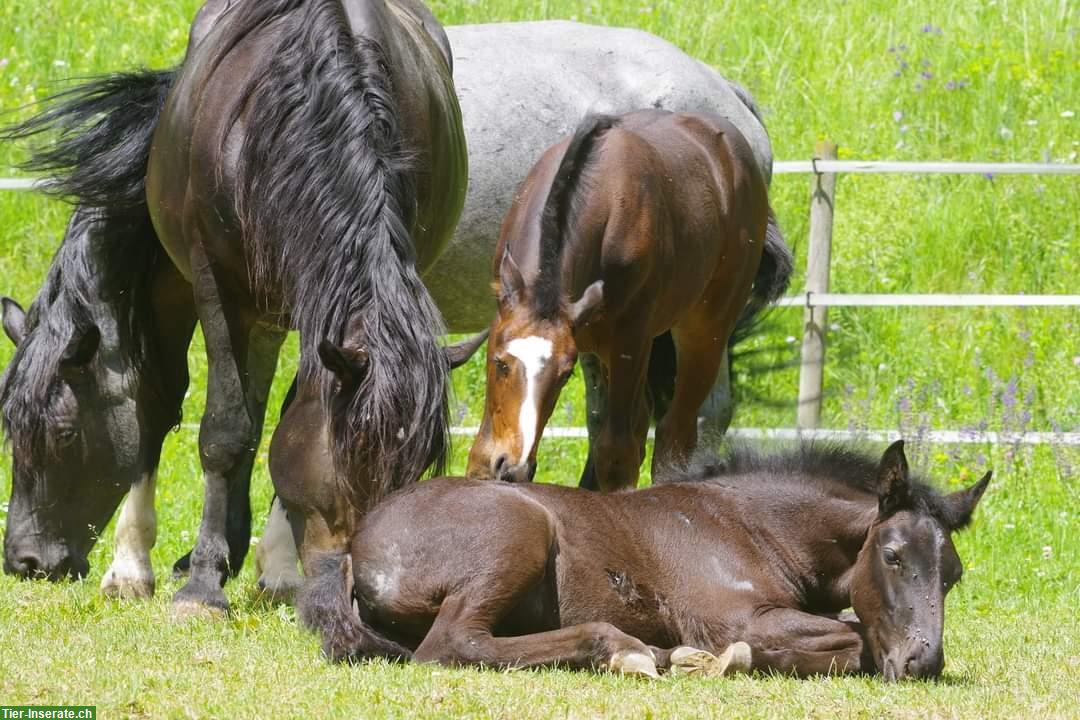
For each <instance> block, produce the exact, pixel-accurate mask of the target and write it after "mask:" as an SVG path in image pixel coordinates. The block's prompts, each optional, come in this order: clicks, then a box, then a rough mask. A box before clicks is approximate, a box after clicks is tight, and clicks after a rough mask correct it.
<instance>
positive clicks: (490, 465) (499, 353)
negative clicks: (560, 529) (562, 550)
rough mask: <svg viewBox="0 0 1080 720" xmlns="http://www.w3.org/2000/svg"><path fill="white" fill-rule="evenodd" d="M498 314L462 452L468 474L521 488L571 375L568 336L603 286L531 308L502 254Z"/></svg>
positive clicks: (528, 292) (529, 292)
mask: <svg viewBox="0 0 1080 720" xmlns="http://www.w3.org/2000/svg"><path fill="white" fill-rule="evenodd" d="M499 276H500V281H499V290H498V295H499V302H498V304H499V310H498V314H497V315H496V317H495V321H494V322H493V323H492V324H491V335H490V338H489V340H488V356H487V358H488V362H487V396H486V398H485V401H484V420H483V423H482V424H481V425H480V432H479V434H478V435H477V437H476V440H475V442H474V443H473V446H472V450H471V451H470V452H469V469H468V474H469V475H470V476H471V477H492V478H496V479H498V480H505V481H510V482H527V481H529V480H532V477H533V474H534V473H535V472H536V448H537V446H538V445H539V444H540V436H541V434H543V429H544V425H546V424H547V421H548V418H549V417H551V412H552V410H553V409H554V408H555V401H556V400H557V399H558V398H559V392H560V391H561V390H562V388H563V385H565V384H566V381H567V380H568V379H569V378H570V375H571V374H572V373H573V371H574V364H575V363H576V362H577V355H578V349H577V344H576V343H575V341H574V330H575V328H577V327H579V326H580V325H581V324H582V323H585V322H587V321H588V319H589V317H591V316H592V314H593V313H594V312H595V311H596V309H597V308H598V307H599V306H600V304H601V302H602V299H603V281H601V280H598V281H596V282H594V283H593V284H592V285H590V286H589V287H588V288H587V289H586V290H585V292H584V293H583V294H582V296H581V298H579V299H578V300H577V301H576V302H574V303H570V304H566V303H561V302H558V301H556V302H553V303H551V307H550V308H549V309H544V308H543V305H542V304H540V303H537V302H535V300H536V298H535V297H534V295H535V294H536V292H537V289H536V288H535V287H529V286H527V285H526V284H525V281H524V279H523V278H522V275H521V271H520V270H519V269H518V266H517V264H516V263H515V262H514V258H513V257H512V256H511V255H510V250H509V249H507V250H506V251H505V252H504V254H503V259H502V262H501V264H500V270H499Z"/></svg>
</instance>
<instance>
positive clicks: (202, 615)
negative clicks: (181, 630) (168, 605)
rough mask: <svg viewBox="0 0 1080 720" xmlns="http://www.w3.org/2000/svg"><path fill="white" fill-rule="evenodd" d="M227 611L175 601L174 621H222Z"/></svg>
mask: <svg viewBox="0 0 1080 720" xmlns="http://www.w3.org/2000/svg"><path fill="white" fill-rule="evenodd" d="M225 615H226V611H225V610H222V609H221V608H219V607H211V606H209V605H203V604H201V603H197V602H191V601H189V600H173V604H172V619H173V620H174V621H176V622H188V621H189V620H221V619H223V618H224V617H225Z"/></svg>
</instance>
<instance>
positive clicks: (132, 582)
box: [101, 473, 157, 599]
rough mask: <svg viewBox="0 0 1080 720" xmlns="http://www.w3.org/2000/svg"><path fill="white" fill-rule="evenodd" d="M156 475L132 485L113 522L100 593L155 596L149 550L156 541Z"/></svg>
mask: <svg viewBox="0 0 1080 720" xmlns="http://www.w3.org/2000/svg"><path fill="white" fill-rule="evenodd" d="M155 485H156V477H155V473H152V474H150V475H149V476H147V477H146V478H144V479H142V480H140V481H139V482H138V483H136V484H134V485H132V486H131V490H129V491H128V494H127V497H126V498H125V499H124V506H123V508H121V510H120V517H119V518H118V519H117V521H116V550H115V552H114V553H113V561H112V564H111V565H109V569H108V570H107V571H106V572H105V575H104V576H103V577H102V578H101V592H102V593H103V594H104V595H106V596H107V597H115V598H121V599H131V598H148V597H153V595H154V568H153V566H152V565H151V564H150V550H151V548H153V547H154V542H155V541H156V540H157V512H156V510H155V509H154V488H155Z"/></svg>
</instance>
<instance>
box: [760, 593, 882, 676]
mask: <svg viewBox="0 0 1080 720" xmlns="http://www.w3.org/2000/svg"><path fill="white" fill-rule="evenodd" d="M746 640H747V642H748V643H749V644H750V648H751V651H752V654H753V667H754V669H755V670H778V671H780V672H784V673H795V674H796V675H801V676H806V675H831V674H845V673H860V672H874V671H875V670H876V665H875V663H874V659H873V657H872V656H871V654H870V652H869V644H868V643H867V642H866V640H865V637H864V636H863V629H862V625H860V624H859V623H858V622H845V621H842V620H834V619H833V618H829V617H823V616H821V615H813V614H811V613H806V612H802V611H801V610H795V609H794V608H772V609H770V610H767V611H765V612H760V613H757V614H755V616H754V619H753V620H752V621H751V623H750V625H749V626H748V627H747V630H746Z"/></svg>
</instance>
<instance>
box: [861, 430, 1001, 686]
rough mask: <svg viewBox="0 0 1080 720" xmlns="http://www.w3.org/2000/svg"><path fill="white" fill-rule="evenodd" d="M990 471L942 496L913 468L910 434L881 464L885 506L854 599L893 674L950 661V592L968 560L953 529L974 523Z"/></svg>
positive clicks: (882, 665) (922, 671) (929, 672)
mask: <svg viewBox="0 0 1080 720" xmlns="http://www.w3.org/2000/svg"><path fill="white" fill-rule="evenodd" d="M989 481H990V473H989V472H988V473H986V475H985V476H983V478H982V479H981V480H979V481H978V482H977V483H975V484H974V485H972V486H971V487H969V488H968V489H966V490H960V491H958V492H955V493H952V494H951V495H938V494H937V493H935V492H934V491H933V490H930V489H929V488H927V487H926V486H924V485H922V484H921V483H917V482H913V481H912V480H911V478H910V476H909V474H908V464H907V458H906V457H905V456H904V446H903V441H898V442H896V443H894V444H893V445H892V446H890V447H889V449H888V450H886V451H885V454H884V455H883V456H882V458H881V462H880V465H879V466H878V512H877V517H876V518H875V520H874V522H873V524H872V525H871V526H870V529H869V531H868V533H867V536H866V541H865V543H864V544H863V547H862V550H861V551H860V553H859V557H858V560H857V561H856V564H855V567H854V569H853V574H852V578H851V586H850V589H851V606H852V609H853V610H855V613H856V614H857V615H858V616H859V620H860V622H861V623H862V624H863V625H864V627H865V628H866V635H867V638H868V641H869V643H870V650H871V652H872V653H873V657H874V661H875V662H876V663H877V666H878V669H879V670H880V671H881V672H882V673H883V674H884V675H885V677H886V678H887V679H890V680H896V679H899V678H903V677H908V676H910V677H917V678H926V677H936V676H938V675H940V674H941V670H942V668H943V667H944V665H945V655H944V651H943V648H942V634H943V630H944V621H945V596H946V595H947V594H948V592H949V590H951V589H952V587H953V586H954V585H955V584H956V583H957V582H958V581H959V580H960V576H961V574H962V572H963V567H962V565H961V563H960V557H959V555H957V553H956V548H955V546H954V545H953V542H952V533H953V532H955V531H957V530H960V529H962V528H964V527H966V526H967V524H968V523H969V522H970V520H971V515H972V512H973V511H974V510H975V506H976V505H977V504H978V502H979V499H980V498H981V497H982V495H983V491H984V490H986V485H987V483H988V482H989Z"/></svg>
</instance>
